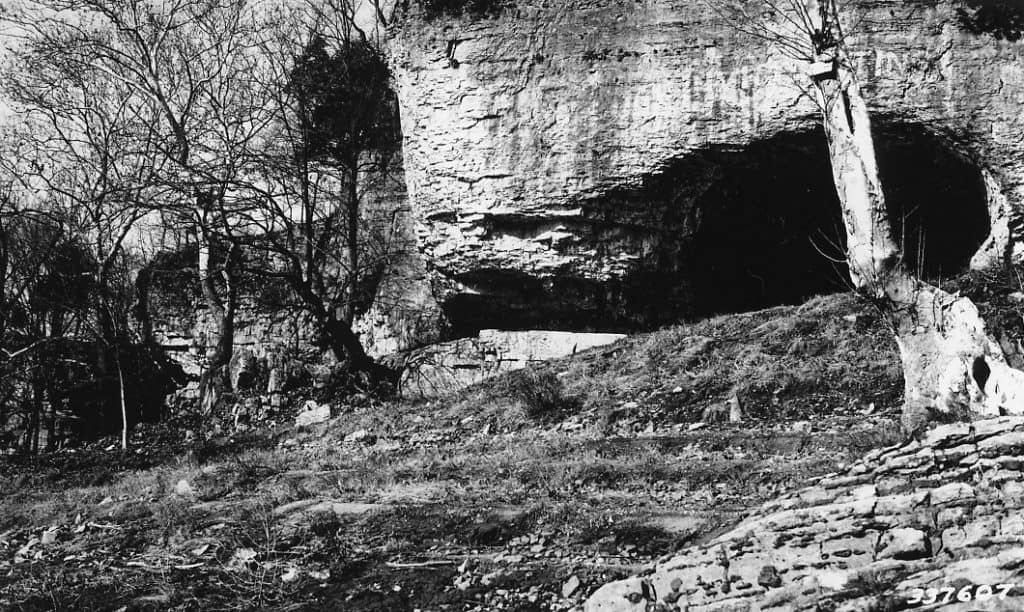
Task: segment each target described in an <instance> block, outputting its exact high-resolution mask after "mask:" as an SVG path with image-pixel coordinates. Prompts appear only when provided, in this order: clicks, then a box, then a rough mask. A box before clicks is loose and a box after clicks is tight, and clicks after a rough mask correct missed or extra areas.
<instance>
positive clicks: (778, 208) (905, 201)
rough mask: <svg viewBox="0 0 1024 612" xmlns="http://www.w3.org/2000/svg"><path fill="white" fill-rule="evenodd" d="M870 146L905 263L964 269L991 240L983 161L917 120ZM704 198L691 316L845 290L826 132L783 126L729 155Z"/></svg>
mask: <svg viewBox="0 0 1024 612" xmlns="http://www.w3.org/2000/svg"><path fill="white" fill-rule="evenodd" d="M876 125H877V127H876V129H875V146H876V155H877V158H878V164H879V171H880V173H881V176H882V183H883V189H884V190H885V195H886V204H887V207H888V209H889V216H890V220H891V221H892V224H893V232H894V234H895V237H896V239H897V241H898V242H899V243H900V244H901V246H902V249H903V254H904V265H905V266H906V267H907V268H908V269H910V270H911V271H914V272H916V273H919V274H920V275H922V276H923V277H925V278H928V279H933V280H934V279H937V278H940V277H946V276H951V275H955V274H958V273H960V272H963V271H964V270H966V269H967V267H968V266H969V264H970V260H971V256H972V255H974V253H975V252H976V251H977V249H978V247H979V246H981V244H982V242H983V241H984V240H985V238H986V237H987V236H988V232H989V218H988V207H987V193H986V189H985V184H984V181H983V180H982V177H981V173H980V172H979V170H978V168H977V167H976V166H974V165H973V164H972V163H970V162H969V161H968V160H967V159H966V158H964V157H963V156H961V155H959V154H958V153H956V152H955V151H953V150H952V149H951V148H950V147H949V146H948V145H947V144H946V143H945V142H944V141H943V140H942V139H940V138H938V137H936V136H934V135H932V134H931V133H930V132H928V131H927V130H925V129H924V128H922V127H920V126H917V125H908V124H902V123H885V122H878V123H877V124H876ZM721 167H722V174H721V178H720V179H719V180H717V181H716V182H715V183H714V184H713V185H712V186H711V187H710V188H709V189H708V190H707V191H706V192H705V193H704V194H703V196H702V197H701V198H700V199H699V200H698V202H697V210H698V211H700V212H699V227H698V230H697V232H696V234H695V236H694V240H693V242H692V244H690V245H689V246H688V248H687V254H688V259H689V260H690V261H691V262H692V269H693V279H694V302H693V312H692V313H691V315H696V316H707V315H711V314H720V313H726V312H742V311H748V310H755V309H759V308H766V307H769V306H776V305H780V304H798V303H801V302H803V301H805V300H806V299H807V298H809V297H811V296H813V295H819V294H824V293H832V292H836V291H843V290H845V289H847V288H849V286H850V285H849V277H848V269H847V266H846V263H845V261H843V259H844V252H845V232H844V230H843V225H842V217H841V211H840V206H839V200H838V197H837V195H836V190H835V186H834V184H833V181H832V173H831V172H832V171H831V167H830V165H829V160H828V151H827V148H826V143H825V138H824V134H823V133H822V132H821V130H809V131H806V132H801V133H788V134H783V135H780V136H777V137H775V138H772V139H769V140H764V141H761V142H758V143H755V144H753V145H751V146H749V147H747V148H745V149H744V150H743V151H741V152H737V153H734V154H727V155H724V156H723V158H722V164H721Z"/></svg>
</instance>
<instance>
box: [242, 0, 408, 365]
mask: <svg viewBox="0 0 1024 612" xmlns="http://www.w3.org/2000/svg"><path fill="white" fill-rule="evenodd" d="M340 9H342V10H343V11H347V10H350V7H347V6H343V7H340ZM325 15H329V16H331V18H332V20H331V21H329V22H325V21H323V20H324V19H325V17H324V16H325ZM273 24H274V26H273V27H268V29H267V32H268V33H269V36H268V37H267V38H266V39H264V41H263V42H262V55H261V57H262V61H263V66H262V70H260V71H256V72H255V74H258V75H259V78H260V79H261V80H262V86H263V88H264V90H265V91H266V92H268V94H269V95H268V99H269V105H268V108H269V109H270V110H271V112H272V113H273V119H272V123H271V127H270V129H269V130H268V131H267V133H266V134H265V135H264V139H263V140H261V141H258V142H257V141H254V142H253V144H257V145H258V146H257V147H256V148H250V149H249V152H250V158H249V165H248V167H249V169H250V171H249V173H248V175H247V177H248V180H247V181H245V182H244V183H239V184H238V185H237V187H238V190H237V191H238V194H239V195H241V194H246V196H245V197H247V198H248V199H249V201H250V208H251V210H252V211H253V212H252V213H251V217H250V221H251V224H252V226H253V228H254V230H255V232H254V233H255V234H256V235H257V236H258V237H254V239H253V240H252V244H253V246H254V247H255V248H256V249H258V250H263V251H265V252H266V253H267V254H268V255H270V257H271V259H272V260H273V261H274V262H276V265H275V266H274V267H273V268H272V269H268V270H263V271H261V272H260V273H261V274H262V275H264V276H267V277H273V278H278V279H281V280H283V281H284V282H285V283H286V284H287V285H288V287H289V288H290V289H291V290H292V292H293V293H294V295H295V296H296V297H297V298H298V303H299V304H300V306H301V308H302V309H304V310H305V311H306V312H308V313H309V314H310V315H311V316H312V317H313V319H314V320H315V321H316V322H317V324H318V326H319V328H320V331H321V337H322V339H323V343H324V345H325V346H327V347H329V348H330V349H331V350H332V352H333V353H334V355H335V356H336V357H337V358H338V359H339V360H344V361H346V362H347V363H348V364H349V366H350V367H351V369H352V370H354V371H356V372H360V373H363V374H368V375H370V377H371V378H379V377H381V376H386V374H387V373H386V372H385V371H384V368H381V367H380V366H378V365H377V364H375V363H374V362H373V360H372V359H370V357H369V356H368V355H367V353H366V351H365V349H364V348H363V346H362V343H361V342H360V340H359V337H358V336H357V335H356V333H355V332H354V331H353V327H352V325H353V322H354V321H355V318H356V317H357V316H358V315H360V314H362V313H364V312H365V311H366V310H367V309H368V308H369V306H370V304H371V303H372V301H373V299H374V297H375V289H376V287H377V285H378V282H379V280H380V277H381V274H382V273H383V271H384V269H386V267H387V263H388V258H389V257H390V255H391V251H390V245H389V242H388V238H389V236H388V233H387V232H386V231H381V228H380V227H375V226H374V225H373V224H370V223H368V222H367V218H366V215H364V212H365V211H364V204H365V199H366V192H367V190H368V189H371V188H372V187H373V185H372V184H371V183H372V179H374V178H376V179H378V181H379V179H380V178H381V177H382V176H385V175H386V174H387V173H388V171H389V169H390V161H391V158H392V155H393V154H394V153H395V151H396V149H397V146H398V143H399V136H398V132H399V129H398V122H397V109H396V106H395V99H394V96H393V93H392V92H391V89H390V82H389V79H390V74H389V71H388V69H387V66H386V64H385V62H384V58H383V55H382V52H381V50H380V49H379V47H378V46H377V45H376V44H375V43H374V41H373V40H371V38H370V37H369V36H367V34H366V33H365V32H364V31H363V30H362V29H360V28H359V27H358V26H357V25H355V23H354V21H353V16H352V14H351V13H348V12H342V13H335V12H332V11H325V10H320V11H310V12H309V13H307V14H306V15H304V16H299V17H298V18H293V16H290V15H288V14H286V13H284V12H281V13H278V14H275V15H274V17H273Z"/></svg>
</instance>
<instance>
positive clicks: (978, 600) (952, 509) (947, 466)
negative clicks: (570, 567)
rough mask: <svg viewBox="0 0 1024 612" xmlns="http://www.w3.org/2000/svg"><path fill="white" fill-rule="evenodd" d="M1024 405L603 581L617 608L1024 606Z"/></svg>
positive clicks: (602, 594) (899, 451) (856, 469)
mask: <svg viewBox="0 0 1024 612" xmlns="http://www.w3.org/2000/svg"><path fill="white" fill-rule="evenodd" d="M1022 451H1024V418H1021V417H1000V418H998V419H987V420H982V421H977V422H974V423H957V424H952V425H944V426H941V427H939V428H937V429H935V430H933V431H931V432H929V434H928V435H927V436H926V437H925V438H924V439H923V440H921V441H916V440H915V441H912V442H910V443H909V444H904V445H901V446H899V447H891V448H886V449H880V450H875V451H872V452H871V453H869V454H868V455H867V457H865V458H864V460H862V461H858V462H856V463H855V464H854V465H853V466H850V467H849V468H848V469H846V470H843V471H842V472H840V473H837V474H835V475H832V476H829V477H826V478H823V479H821V480H819V481H817V482H816V483H815V484H814V485H812V486H809V487H806V488H803V489H801V490H799V491H797V492H794V493H790V494H787V495H785V496H782V497H781V498H779V499H776V500H773V501H771V502H770V503H768V504H765V505H763V506H761V507H759V508H757V509H756V510H754V511H753V512H751V513H749V514H748V516H747V517H746V519H745V520H744V521H742V522H740V524H739V525H737V526H736V527H735V528H733V529H731V530H729V531H728V532H727V533H725V534H722V535H721V536H719V537H716V538H714V539H712V540H710V541H708V542H705V543H703V544H701V545H698V546H695V547H691V548H689V549H688V550H687V551H685V552H683V553H681V554H679V555H677V556H674V557H672V558H671V559H668V560H665V561H663V562H661V563H659V564H658V565H657V567H656V568H654V569H653V570H652V571H651V572H648V573H647V574H646V575H644V576H638V577H634V578H631V579H629V580H624V581H620V582H615V583H612V584H609V585H606V586H604V587H602V588H601V589H600V590H598V591H597V592H596V593H594V595H593V596H592V597H591V598H590V600H589V601H588V604H587V606H586V610H587V611H588V612H599V611H611V610H621V611H623V612H626V611H630V610H638V611H639V610H658V611H666V612H667V611H671V610H680V609H681V606H680V604H682V606H685V609H687V610H690V611H691V612H696V611H697V610H825V609H827V610H834V611H837V612H838V611H840V610H847V611H850V612H856V611H861V610H870V611H875V612H884V611H888V610H903V609H907V608H921V609H937V608H940V607H941V608H942V609H943V610H963V611H967V610H1020V609H1022V608H1024V512H1022V511H1024V479H1022V476H1024V474H1022V473H1021V469H1022V467H1024V462H1022V460H1021V454H1022Z"/></svg>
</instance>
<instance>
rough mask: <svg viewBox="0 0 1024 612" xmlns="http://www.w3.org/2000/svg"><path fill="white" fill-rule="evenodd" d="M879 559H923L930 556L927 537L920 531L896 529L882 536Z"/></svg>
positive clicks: (909, 528)
mask: <svg viewBox="0 0 1024 612" xmlns="http://www.w3.org/2000/svg"><path fill="white" fill-rule="evenodd" d="M879 548H880V552H879V553H878V558H879V559H898V560H902V561H907V560H911V559H924V558H926V557H930V556H931V554H932V550H931V549H932V546H931V542H930V541H929V540H928V535H927V534H926V533H925V532H923V531H921V530H920V529H913V528H911V527H897V528H895V529H890V530H889V531H886V532H885V533H884V534H882V539H881V541H879Z"/></svg>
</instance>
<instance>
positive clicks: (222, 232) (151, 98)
mask: <svg viewBox="0 0 1024 612" xmlns="http://www.w3.org/2000/svg"><path fill="white" fill-rule="evenodd" d="M257 14H258V10H257V9H256V8H255V7H254V6H253V5H252V3H251V2H249V0H158V1H156V2H152V1H148V0H123V1H118V2H111V1H109V0H26V2H24V3H22V5H21V8H20V10H18V11H16V12H12V13H10V14H8V15H7V21H8V22H9V23H12V24H14V29H15V30H16V31H19V32H21V34H22V36H23V37H24V38H25V39H26V40H28V41H29V42H30V44H31V45H33V46H35V47H38V48H43V49H47V50H48V51H49V54H50V55H49V57H50V58H51V61H53V62H59V63H61V64H63V65H66V66H68V67H69V68H70V69H73V70H81V71H84V72H85V73H86V74H91V75H97V74H98V75H102V77H103V78H105V79H107V80H109V81H111V82H113V83H116V84H117V85H118V86H119V87H121V88H123V89H124V90H125V91H126V92H127V93H128V95H130V96H131V97H132V102H133V104H134V105H135V107H137V108H145V109H146V110H147V112H148V119H149V120H150V121H151V124H150V130H151V131H150V133H149V134H147V135H146V136H147V138H148V139H149V141H150V142H152V143H153V144H154V145H155V147H156V148H157V150H158V152H159V153H160V154H162V155H163V156H165V158H166V161H165V162H164V163H162V164H161V171H160V173H159V175H158V179H159V180H160V181H161V183H162V184H163V185H165V186H166V187H168V188H170V189H172V190H173V191H174V193H175V194H176V196H175V197H169V198H166V199H165V200H164V201H162V202H159V203H157V206H155V207H154V210H155V211H157V214H159V215H160V217H161V220H162V221H163V222H164V223H170V224H173V225H179V226H184V227H188V228H194V231H195V233H196V234H197V235H198V237H199V239H200V242H201V246H200V251H199V252H200V256H199V261H198V262H197V265H198V268H199V275H200V280H201V286H202V290H203V296H204V298H205V301H206V305H207V308H208V310H209V312H210V313H212V314H213V316H214V317H215V319H216V320H217V321H218V334H217V338H216V339H215V342H214V347H213V350H212V352H211V353H210V354H209V356H208V360H207V369H206V371H205V372H204V375H203V378H202V381H201V384H200V389H201V395H202V397H203V403H204V405H206V406H210V405H212V403H214V402H215V400H216V397H217V395H218V393H219V390H220V389H223V388H225V387H228V386H229V385H230V381H229V377H228V376H227V373H226V372H227V365H228V363H229V362H230V360H231V357H232V353H233V340H234V314H235V309H236V303H237V288H236V284H237V279H236V275H237V271H236V261H237V257H236V253H237V251H238V248H239V243H238V234H239V230H238V227H237V225H236V220H237V217H236V216H235V215H234V212H235V211H233V210H232V209H231V207H230V206H229V205H228V202H227V200H226V198H225V188H226V185H228V184H230V182H231V181H232V177H233V175H234V173H236V172H238V170H239V164H238V163H237V162H238V160H237V157H235V156H234V155H233V153H234V152H236V151H238V150H239V148H240V147H242V146H245V145H246V142H247V141H248V140H249V139H252V138H253V137H254V136H255V135H256V134H258V133H259V132H260V130H262V129H263V128H264V125H265V119H264V118H263V117H262V115H264V114H265V113H263V111H262V109H263V107H264V106H265V104H264V102H265V101H264V100H261V99H259V98H258V97H256V95H255V93H256V92H261V91H262V90H261V89H259V88H257V87H253V83H252V78H253V75H252V69H253V62H254V53H253V48H254V45H255V42H254V37H255V35H256V33H257V30H258V27H259V23H258V19H257ZM218 249H223V250H224V251H225V253H226V255H224V256H215V255H214V256H211V255H212V251H216V250H218ZM211 265H212V266H213V267H211ZM142 274H143V277H142V278H140V279H139V283H140V286H141V287H142V288H143V289H144V288H145V287H146V286H148V276H147V275H148V274H149V270H148V269H146V268H143V270H142ZM140 301H141V302H142V304H141V307H140V308H139V309H138V312H139V314H140V316H141V317H142V319H143V329H144V331H145V332H146V334H147V338H146V339H147V340H149V339H150V338H149V337H148V331H149V329H150V326H149V324H148V311H147V309H146V307H145V306H146V301H147V300H146V296H145V295H140Z"/></svg>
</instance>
